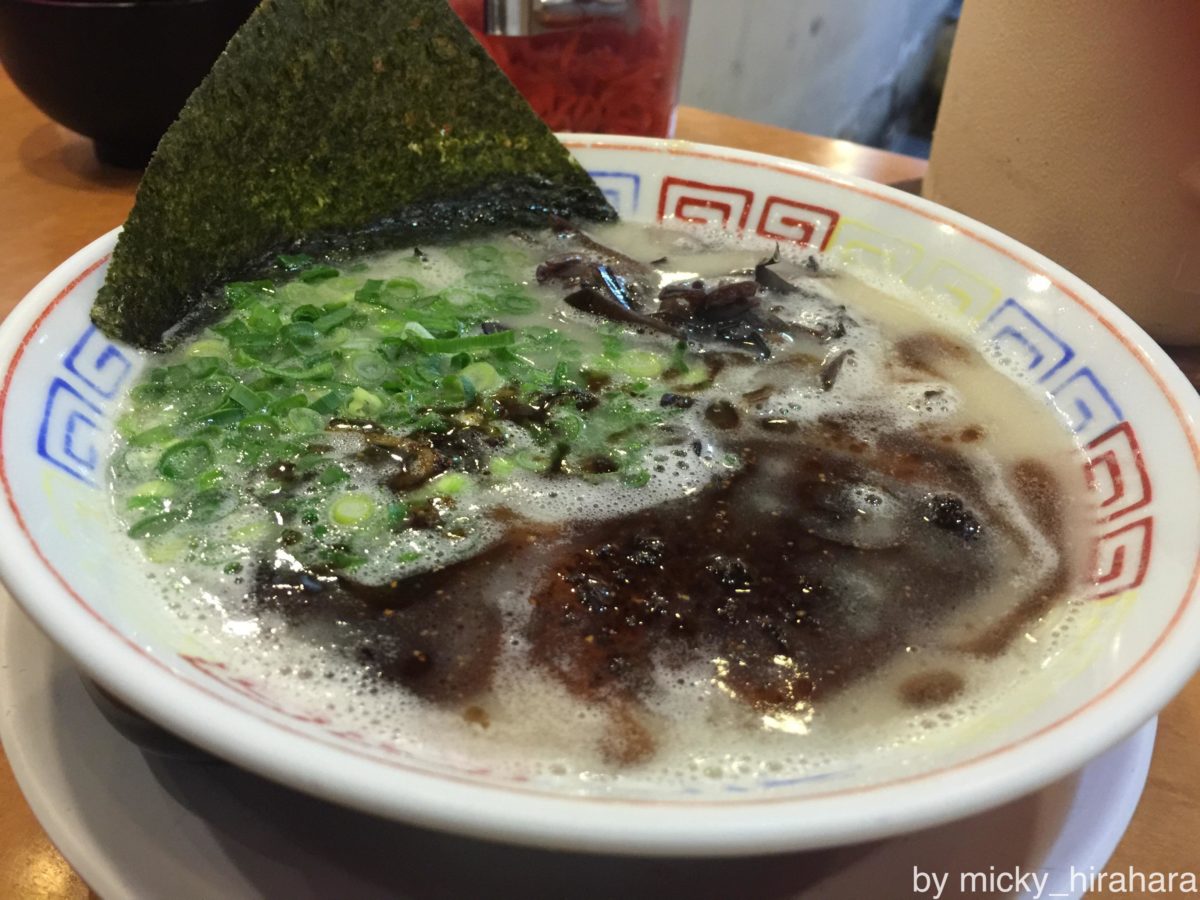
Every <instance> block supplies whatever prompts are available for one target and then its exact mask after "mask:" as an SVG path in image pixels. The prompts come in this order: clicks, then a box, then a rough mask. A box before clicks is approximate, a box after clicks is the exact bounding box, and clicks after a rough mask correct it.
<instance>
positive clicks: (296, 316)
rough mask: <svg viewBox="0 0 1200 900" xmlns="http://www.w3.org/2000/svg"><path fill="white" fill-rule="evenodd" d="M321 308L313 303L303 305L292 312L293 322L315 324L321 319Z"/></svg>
mask: <svg viewBox="0 0 1200 900" xmlns="http://www.w3.org/2000/svg"><path fill="white" fill-rule="evenodd" d="M321 315H322V313H321V307H319V306H313V305H312V304H311V303H303V304H301V305H300V306H297V307H296V308H295V309H293V310H292V321H293V322H315V321H316V320H317V319H319V318H321Z"/></svg>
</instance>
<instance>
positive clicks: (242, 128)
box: [92, 0, 616, 348]
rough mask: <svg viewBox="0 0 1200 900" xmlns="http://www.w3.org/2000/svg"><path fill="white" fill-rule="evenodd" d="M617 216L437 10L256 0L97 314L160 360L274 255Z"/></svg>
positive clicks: (147, 188)
mask: <svg viewBox="0 0 1200 900" xmlns="http://www.w3.org/2000/svg"><path fill="white" fill-rule="evenodd" d="M555 217H558V218H567V219H575V220H578V219H585V220H592V221H606V220H611V219H614V218H616V213H615V212H614V211H613V209H612V207H611V206H610V205H609V204H608V201H607V200H605V198H604V195H603V194H602V193H601V192H600V191H599V189H598V188H597V187H596V185H595V184H594V183H593V182H592V181H591V179H590V178H589V177H588V176H587V173H586V172H584V170H583V169H582V168H581V167H580V166H579V164H578V163H576V162H575V161H574V160H573V159H572V158H571V156H570V154H569V153H568V152H567V151H566V150H565V148H564V147H563V146H562V145H561V144H560V143H559V142H558V140H557V139H556V138H555V137H554V135H553V133H552V132H551V131H550V130H549V129H548V128H547V127H546V126H545V125H544V124H543V123H542V122H541V120H539V119H538V118H537V116H536V115H535V114H534V113H533V111H532V109H530V107H529V105H528V104H527V103H526V102H525V101H524V99H523V98H522V97H521V96H520V94H519V93H518V92H517V91H516V89H515V88H514V87H513V86H512V84H511V83H510V82H509V81H508V79H507V78H506V77H505V76H504V74H503V73H502V72H501V71H500V69H498V68H497V67H496V66H495V64H494V63H493V62H492V61H491V59H490V58H489V57H488V55H487V54H486V53H485V52H484V50H483V48H482V47H480V45H479V44H478V43H477V42H476V41H475V39H474V38H473V37H472V36H471V34H470V32H469V31H468V30H467V29H466V28H465V27H464V26H463V25H462V23H461V22H460V21H459V20H458V18H457V17H456V16H455V15H454V13H453V11H452V10H451V9H450V8H449V6H448V5H447V3H446V2H445V0H388V2H385V3H381V2H379V0H264V2H263V3H262V4H261V5H260V6H259V8H258V9H257V10H256V11H255V12H254V14H253V15H251V17H250V19H249V20H248V21H247V22H246V24H245V25H244V26H243V27H242V29H241V30H240V31H238V33H237V34H236V35H234V37H233V39H232V40H231V41H230V43H229V46H228V47H227V48H226V50H225V52H224V53H223V54H222V56H221V57H220V58H219V59H218V60H217V63H216V65H214V67H213V69H212V71H211V72H210V73H209V75H208V76H207V77H206V78H205V80H204V81H203V83H201V85H200V86H199V87H198V88H197V89H196V91H195V92H194V93H193V94H192V96H191V98H190V99H189V100H188V103H187V105H186V106H185V107H184V109H183V111H182V112H181V113H180V115H179V118H178V120H177V121H176V122H175V123H174V124H173V125H172V126H171V128H170V129H169V130H168V131H167V133H166V134H165V135H164V136H163V139H162V141H161V142H160V144H159V146H158V149H157V151H156V152H155V154H154V157H153V158H152V159H151V161H150V164H149V166H148V167H147V169H146V172H145V175H144V176H143V178H142V182H141V185H140V187H139V189H138V196H137V202H136V205H135V206H134V209H133V212H132V213H131V214H130V216H129V220H128V221H127V222H126V224H125V229H124V231H123V232H122V234H121V237H120V239H119V240H118V242H117V247H116V250H115V252H114V253H113V259H112V263H111V265H110V266H109V270H108V277H107V280H106V281H105V284H104V286H103V288H102V289H101V291H100V294H99V296H98V298H97V300H96V303H95V305H94V306H93V309H92V318H93V320H94V321H95V322H96V324H97V325H98V326H99V327H100V328H101V329H102V330H103V331H105V332H106V333H108V334H110V335H112V336H114V337H118V338H121V339H124V340H126V341H128V342H130V343H133V344H136V345H139V346H142V347H147V348H162V347H165V346H169V345H171V344H172V343H174V342H175V341H177V340H178V339H179V338H180V337H181V336H182V335H184V334H186V333H187V332H188V331H190V330H193V329H194V328H196V327H199V326H200V325H202V324H203V323H205V322H207V321H210V320H211V319H213V318H215V317H216V316H217V315H219V314H220V313H221V312H222V311H223V310H224V308H225V301H224V297H223V295H222V294H221V292H220V291H219V286H220V285H221V284H223V283H224V282H227V281H230V280H235V279H240V278H254V277H259V276H262V275H264V274H267V273H268V272H271V271H272V270H273V269H274V266H275V263H276V259H277V257H278V255H279V254H281V253H285V254H298V253H303V254H308V255H311V256H314V257H317V258H320V259H338V258H342V257H345V256H349V255H352V254H355V253H361V252H366V251H370V250H377V249H384V248H394V247H399V246H405V245H409V244H415V243H416V242H417V241H420V242H427V241H436V240H439V239H446V238H448V237H450V236H452V235H459V234H464V233H469V232H473V231H480V230H484V229H488V228H498V227H508V228H514V227H541V226H544V225H546V224H548V223H549V222H550V221H551V220H552V219H554V218H555Z"/></svg>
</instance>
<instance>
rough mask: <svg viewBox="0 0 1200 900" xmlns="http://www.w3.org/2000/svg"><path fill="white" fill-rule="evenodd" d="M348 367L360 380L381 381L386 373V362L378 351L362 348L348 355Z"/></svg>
mask: <svg viewBox="0 0 1200 900" xmlns="http://www.w3.org/2000/svg"><path fill="white" fill-rule="evenodd" d="M347 365H348V368H349V369H350V371H351V372H353V373H354V376H355V378H356V379H358V380H360V381H369V382H375V381H381V380H383V378H384V377H386V376H387V373H388V364H387V362H385V361H384V359H383V357H382V356H380V355H379V354H378V353H372V352H371V351H369V350H363V351H360V352H358V353H355V354H354V355H353V356H351V357H350V360H349V362H348V364H347Z"/></svg>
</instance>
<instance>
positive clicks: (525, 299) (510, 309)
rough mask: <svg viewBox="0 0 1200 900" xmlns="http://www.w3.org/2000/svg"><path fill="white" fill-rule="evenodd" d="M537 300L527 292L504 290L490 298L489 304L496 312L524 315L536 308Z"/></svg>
mask: <svg viewBox="0 0 1200 900" xmlns="http://www.w3.org/2000/svg"><path fill="white" fill-rule="evenodd" d="M537 305H538V303H537V301H536V300H534V299H533V298H532V297H530V296H529V295H528V294H519V293H516V292H505V293H502V294H498V295H497V296H495V297H493V298H492V302H491V306H492V308H493V309H495V310H496V311H497V312H502V313H508V314H509V315H524V314H525V313H531V312H533V311H534V310H535V309H537Z"/></svg>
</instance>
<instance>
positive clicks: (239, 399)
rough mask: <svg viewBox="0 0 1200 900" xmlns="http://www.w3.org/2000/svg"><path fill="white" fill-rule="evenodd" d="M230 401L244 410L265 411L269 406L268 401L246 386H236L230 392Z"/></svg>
mask: <svg viewBox="0 0 1200 900" xmlns="http://www.w3.org/2000/svg"><path fill="white" fill-rule="evenodd" d="M229 399H230V400H232V401H233V402H234V403H236V404H237V405H238V406H240V407H242V408H243V409H248V410H252V411H253V410H259V409H264V408H265V407H266V405H267V401H266V400H264V399H263V398H262V397H261V396H259V395H258V394H256V393H255V392H254V391H252V390H250V388H248V387H246V386H245V385H244V384H238V385H234V387H233V388H232V389H231V390H230V391H229Z"/></svg>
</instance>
